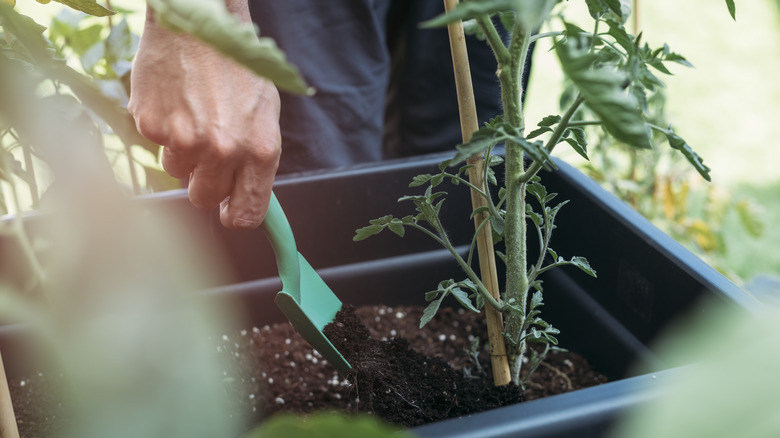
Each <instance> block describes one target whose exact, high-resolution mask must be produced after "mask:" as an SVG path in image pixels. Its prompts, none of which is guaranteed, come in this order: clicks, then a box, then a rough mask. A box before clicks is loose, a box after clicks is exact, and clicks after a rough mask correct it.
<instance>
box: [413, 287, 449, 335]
mask: <svg viewBox="0 0 780 438" xmlns="http://www.w3.org/2000/svg"><path fill="white" fill-rule="evenodd" d="M445 296H447V293H446V292H445V293H442V295H441V297H439V298H438V299H436V300H433V301H431V302H430V304H428V306H427V307H426V308H425V310H423V314H422V316H421V317H420V328H423V327H425V324H428V323H429V322H431V320H432V319H433V317H434V316H436V313H437V312H438V311H439V307H440V306H441V300H443V299H444V297H445Z"/></svg>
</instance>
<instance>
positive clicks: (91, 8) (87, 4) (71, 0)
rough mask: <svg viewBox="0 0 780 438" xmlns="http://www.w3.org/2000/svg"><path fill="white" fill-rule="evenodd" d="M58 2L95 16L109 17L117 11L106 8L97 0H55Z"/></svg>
mask: <svg viewBox="0 0 780 438" xmlns="http://www.w3.org/2000/svg"><path fill="white" fill-rule="evenodd" d="M54 1H55V2H57V3H62V4H63V5H65V6H68V7H70V8H73V9H75V10H77V11H81V12H84V13H86V14H89V15H94V16H95V17H107V16H109V15H114V14H115V13H116V12H114V11H112V10H110V9H106V8H104V7H103V6H101V5H100V4H98V2H97V1H95V0H54Z"/></svg>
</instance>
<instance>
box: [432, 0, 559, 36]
mask: <svg viewBox="0 0 780 438" xmlns="http://www.w3.org/2000/svg"><path fill="white" fill-rule="evenodd" d="M556 3H557V0H472V1H466V2H461V3H458V5H457V6H456V7H455V9H453V10H452V11H450V12H448V13H445V14H441V15H439V16H437V17H434V18H432V19H430V20H428V21H426V22H424V23H422V24H421V27H423V28H431V27H444V26H446V25H448V24H450V23H455V22H457V21H461V20H464V21H465V20H472V19H475V18H477V17H484V16H492V15H494V14H499V17H500V18H501V21H502V23H503V24H504V26H507V25H511V26H514V23H515V21H517V20H520V21H521V23H522V24H523V25H524V26H525V27H526V28H527V29H536V28H538V27H539V26H540V25H541V24H542V23H543V22H544V20H546V19H547V17H548V16H549V14H550V10H551V9H552V8H553V6H555V4H556ZM508 29H512V27H509V28H508Z"/></svg>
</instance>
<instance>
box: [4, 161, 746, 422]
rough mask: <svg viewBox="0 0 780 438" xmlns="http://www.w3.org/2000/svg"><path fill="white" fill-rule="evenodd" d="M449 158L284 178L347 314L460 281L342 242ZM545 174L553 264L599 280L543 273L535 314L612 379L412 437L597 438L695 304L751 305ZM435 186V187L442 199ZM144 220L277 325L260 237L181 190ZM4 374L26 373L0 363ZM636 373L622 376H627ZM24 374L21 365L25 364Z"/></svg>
mask: <svg viewBox="0 0 780 438" xmlns="http://www.w3.org/2000/svg"><path fill="white" fill-rule="evenodd" d="M445 158H447V156H442V155H433V156H427V157H422V158H415V159H404V160H396V161H388V162H383V163H379V164H373V165H366V166H360V167H354V168H349V169H344V170H335V171H328V172H314V173H307V174H297V175H291V176H283V177H279V178H278V179H277V183H276V185H275V189H274V190H275V192H276V195H277V197H278V199H279V201H280V203H281V205H282V206H283V208H284V209H285V212H286V214H287V216H288V218H289V220H290V224H291V226H292V229H293V232H294V233H295V236H296V242H297V244H298V248H299V251H300V252H301V253H302V254H303V255H304V256H305V257H306V259H307V260H308V261H309V262H310V263H311V264H312V266H313V267H314V268H315V269H317V270H318V272H319V273H320V275H321V276H322V277H323V279H324V280H325V281H326V283H327V284H328V285H329V286H330V287H331V289H332V290H333V291H334V292H335V293H336V295H338V296H339V298H340V299H341V300H342V301H343V302H345V303H351V304H355V305H360V304H372V303H382V304H387V305H399V304H424V303H425V302H424V292H426V291H428V290H431V289H433V288H435V287H436V284H438V282H439V281H441V280H445V279H448V278H453V279H456V280H460V279H462V278H464V274H463V273H462V272H461V271H460V269H459V267H458V266H457V265H456V263H455V262H454V261H453V260H452V259H451V258H450V255H449V254H448V253H447V251H446V250H443V249H442V248H440V247H438V246H436V244H435V243H434V242H433V241H431V240H430V239H429V238H427V237H425V236H423V235H422V234H420V233H415V232H414V231H412V230H410V231H408V233H407V236H406V237H404V238H400V237H398V236H396V235H394V234H392V233H389V232H386V233H383V234H380V235H378V236H375V237H372V238H370V239H368V240H365V241H362V242H357V243H355V242H353V241H352V237H353V236H354V232H355V230H356V229H357V228H360V227H363V226H365V225H367V224H368V221H369V220H370V219H374V218H377V217H380V216H383V215H385V214H389V213H393V214H395V215H396V216H399V217H400V216H404V215H407V214H411V213H412V212H413V210H412V205H411V203H400V204H399V203H397V202H396V200H397V199H398V198H399V197H400V196H403V195H407V194H411V193H415V190H417V191H419V190H420V188H416V189H410V188H409V187H408V184H409V182H410V181H411V179H412V177H413V176H415V175H417V174H420V173H434V172H436V166H437V164H438V163H439V162H440V161H441V160H443V159H445ZM558 165H559V170H558V171H555V172H553V173H545V174H544V175H543V180H544V181H543V182H544V183H545V185H546V186H547V187H548V191H549V192H556V193H558V194H559V199H561V200H563V199H570V200H571V202H570V203H569V205H567V206H566V207H564V208H563V210H561V212H560V214H559V216H558V222H557V225H558V228H557V229H556V231H555V234H554V235H553V240H552V246H553V248H555V250H556V251H557V252H558V254H560V255H561V256H564V257H567V258H568V257H571V256H574V255H579V256H585V257H587V259H588V260H589V262H590V264H591V266H592V267H593V268H594V269H595V270H596V271H597V273H598V277H597V278H592V277H589V276H587V275H585V274H584V273H582V272H580V271H579V270H577V269H576V268H559V269H554V270H551V271H549V272H548V273H546V275H544V277H543V280H544V290H545V295H544V297H545V298H544V299H545V306H544V308H543V314H544V315H545V318H546V319H547V320H548V321H550V322H551V323H552V324H553V325H554V326H556V327H558V328H559V329H560V330H561V335H560V336H559V339H560V341H561V345H562V346H563V347H565V348H569V349H572V350H574V351H577V352H579V353H581V354H583V355H585V356H586V357H587V358H588V360H589V361H590V363H591V364H592V365H593V366H594V367H595V368H596V369H598V370H599V371H601V372H602V373H604V374H606V375H607V376H608V377H610V379H611V380H613V381H612V382H610V383H607V384H604V385H600V386H597V387H593V388H589V389H584V390H579V391H574V392H571V393H567V394H562V395H558V396H553V397H548V398H545V399H541V400H537V401H532V402H526V403H521V404H518V405H514V406H510V407H505V408H502V409H497V410H493V411H488V412H484V413H480V414H475V415H472V416H469V417H466V418H458V419H452V420H447V421H442V422H439V423H434V424H430V425H426V426H423V427H419V428H416V429H415V430H414V432H415V433H417V434H419V435H421V436H425V437H445V436H446V437H514V436H518V437H572V436H577V437H600V436H605V434H606V433H607V432H608V431H609V428H610V426H611V424H612V423H613V422H614V420H615V418H617V417H618V416H619V415H620V414H621V412H623V411H624V410H625V409H628V408H631V407H633V406H635V405H637V404H638V403H642V402H644V401H646V400H648V399H651V398H653V397H656V396H657V395H658V386H659V385H658V383H659V382H661V381H663V379H664V377H665V376H666V375H668V374H669V373H673V372H674V368H673V367H672V366H671V365H670V364H666V363H664V362H663V360H662V359H661V358H658V357H656V355H655V354H654V352H653V350H652V344H653V341H654V340H655V339H656V338H657V337H658V336H659V335H660V334H661V333H662V332H663V330H664V328H665V327H667V326H668V325H669V324H670V323H671V322H673V321H674V320H675V319H677V318H680V317H682V316H683V315H686V314H689V313H690V312H695V311H705V309H706V306H705V304H703V298H707V297H709V298H714V300H715V301H719V302H725V303H728V304H729V305H731V306H733V307H734V308H735V311H745V310H749V309H751V308H752V307H753V306H754V305H755V302H754V300H753V299H752V298H751V297H750V296H748V295H747V294H746V293H744V292H743V291H742V290H741V289H739V288H738V287H736V286H735V285H734V284H732V283H731V282H729V281H728V280H726V279H725V278H724V277H722V276H721V275H720V274H718V273H717V272H716V271H715V270H714V269H712V268H711V267H709V266H708V265H706V264H705V263H703V262H702V261H701V260H699V259H698V258H697V257H696V256H694V255H693V254H691V253H690V252H688V251H687V250H685V249H683V248H682V247H681V246H680V245H679V244H677V243H676V242H675V241H673V240H672V239H671V238H670V237H668V236H667V235H665V234H663V233H662V232H660V231H659V230H658V229H656V228H655V227H654V226H652V225H651V224H650V223H649V222H648V221H647V220H645V219H644V218H643V217H641V216H640V215H639V214H638V213H636V212H634V211H633V210H632V209H630V208H629V207H628V206H626V205H625V204H623V203H622V202H621V201H619V200H618V199H616V198H615V197H613V196H612V195H610V194H609V193H607V192H606V191H604V190H603V189H601V188H600V187H599V186H598V184H596V183H595V182H593V181H592V180H590V179H589V178H587V177H585V176H584V175H583V174H581V173H580V172H579V171H577V170H576V169H574V168H572V167H571V166H569V165H567V164H565V163H563V162H559V163H558ZM441 187H444V186H441ZM450 187H451V186H447V187H446V188H443V189H444V190H448V191H450V196H449V197H448V200H447V201H446V202H445V206H444V207H443V210H442V217H443V219H444V221H445V226H447V227H448V231H449V233H450V236H451V238H452V239H453V241H454V242H456V243H457V244H458V245H462V246H463V248H464V250H465V249H466V248H467V245H468V244H469V241H470V238H471V235H472V230H473V229H472V227H473V223H472V221H471V220H470V219H469V212H470V208H471V207H470V199H469V197H468V193H467V192H466V190H467V189H466V188H465V187H463V186H456V187H452V190H450ZM143 202H146V203H148V205H149V206H150V208H164V209H170V210H172V211H175V212H176V213H178V214H181V215H183V216H184V217H186V218H187V219H188V220H190V221H192V222H193V224H194V229H195V231H194V232H193V238H196V239H204V240H208V241H210V242H211V243H213V244H215V245H216V246H217V247H218V248H221V251H222V252H223V256H224V257H225V258H226V259H227V264H228V265H229V266H231V267H232V269H233V277H232V279H231V280H229V281H228V283H227V284H213V285H209V288H208V289H207V290H206V291H205V292H203V293H204V296H205V297H206V299H214V300H219V301H220V302H223V301H225V300H228V301H229V302H230V303H231V304H234V305H235V308H236V309H243V311H244V312H245V315H243V316H244V318H243V319H241V318H238V315H237V318H236V320H237V321H242V322H241V324H255V325H264V324H268V323H270V322H276V321H282V320H283V316H282V314H281V312H280V311H279V310H278V309H277V308H276V306H275V305H274V304H273V298H274V295H275V294H276V292H277V291H279V290H280V287H281V283H280V282H279V280H278V278H277V277H276V266H275V262H274V257H273V253H272V252H271V250H270V246H269V245H268V243H267V241H266V238H265V236H264V234H263V233H262V231H260V230H256V231H252V232H231V231H228V230H225V229H224V228H222V227H221V226H220V225H219V224H218V221H217V219H216V216H215V215H214V214H213V213H204V212H200V211H197V210H195V209H194V208H192V207H191V206H190V205H189V203H188V201H187V198H186V193H185V192H184V191H174V192H168V193H163V194H158V195H153V196H149V197H147V198H145V199H144V201H143ZM20 331H21V329H20V328H19V327H18V326H15V325H6V326H4V327H0V349H2V351H3V352H6V351H9V350H13V349H15V348H18V347H19V345H20V344H22V342H23V341H20V339H19V332H20ZM4 358H5V359H6V362H9V363H7V367H8V370H7V372H8V374H9V375H10V376H14V375H16V374H17V373H18V372H19V370H22V369H24V368H25V366H26V365H25V364H19V363H17V362H16V361H14V360H10V361H9V355H8V354H4ZM640 361H641V362H642V363H644V364H646V365H645V368H644V369H645V370H647V374H642V375H633V374H632V373H634V371H633V370H635V367H634V365H635V364H637V363H638V362H640ZM28 365H29V364H28Z"/></svg>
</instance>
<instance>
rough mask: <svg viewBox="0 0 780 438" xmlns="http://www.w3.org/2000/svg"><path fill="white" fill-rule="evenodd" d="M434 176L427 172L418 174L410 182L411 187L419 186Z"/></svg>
mask: <svg viewBox="0 0 780 438" xmlns="http://www.w3.org/2000/svg"><path fill="white" fill-rule="evenodd" d="M431 178H433V175H431V174H429V173H426V174H424V175H416V176H415V177H414V178H412V182H411V183H409V187H419V186H421V185H423V184H425V183H427V182H428V181H430V180H431Z"/></svg>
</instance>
